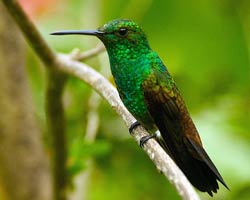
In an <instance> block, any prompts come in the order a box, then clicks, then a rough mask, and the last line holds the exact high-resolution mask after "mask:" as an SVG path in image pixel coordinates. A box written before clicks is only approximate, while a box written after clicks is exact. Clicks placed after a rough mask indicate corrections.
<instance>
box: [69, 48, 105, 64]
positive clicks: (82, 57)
mask: <svg viewBox="0 0 250 200" xmlns="http://www.w3.org/2000/svg"><path fill="white" fill-rule="evenodd" d="M104 51H105V47H104V45H103V44H99V45H97V46H96V47H95V48H93V49H91V50H89V51H85V52H82V53H81V52H79V49H76V50H73V51H72V53H70V55H71V58H72V59H73V60H79V61H83V60H85V59H89V58H92V57H94V56H96V55H97V54H99V53H101V52H104Z"/></svg>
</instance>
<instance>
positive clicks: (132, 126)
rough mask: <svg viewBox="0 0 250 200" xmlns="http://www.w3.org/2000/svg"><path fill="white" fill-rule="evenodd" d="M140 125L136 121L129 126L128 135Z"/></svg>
mask: <svg viewBox="0 0 250 200" xmlns="http://www.w3.org/2000/svg"><path fill="white" fill-rule="evenodd" d="M140 125H141V124H140V123H139V122H138V121H136V122H134V123H133V124H131V126H130V127H129V129H128V130H129V133H130V134H132V131H133V130H134V129H135V128H136V127H137V126H140Z"/></svg>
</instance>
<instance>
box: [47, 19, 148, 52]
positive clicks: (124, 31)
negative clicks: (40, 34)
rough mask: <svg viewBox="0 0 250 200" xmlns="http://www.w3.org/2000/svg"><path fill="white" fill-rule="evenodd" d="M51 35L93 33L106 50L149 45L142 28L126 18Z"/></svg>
mask: <svg viewBox="0 0 250 200" xmlns="http://www.w3.org/2000/svg"><path fill="white" fill-rule="evenodd" d="M51 34H52V35H69V34H71V35H76V34H78V35H93V36H96V37H98V38H99V39H100V40H101V41H102V42H103V43H104V45H105V46H106V48H107V50H109V49H111V48H112V49H114V48H116V47H117V48H119V49H121V48H122V47H124V48H127V49H129V48H136V49H138V48H142V47H149V45H148V41H147V38H146V35H145V33H144V31H143V30H142V28H141V27H140V26H139V25H138V24H136V23H135V22H133V21H131V20H128V19H117V20H113V21H110V22H108V23H106V24H105V25H103V26H102V27H100V28H98V29H97V30H67V31H56V32H53V33H51Z"/></svg>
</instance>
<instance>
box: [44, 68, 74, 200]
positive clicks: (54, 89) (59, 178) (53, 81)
mask: <svg viewBox="0 0 250 200" xmlns="http://www.w3.org/2000/svg"><path fill="white" fill-rule="evenodd" d="M47 71H48V83H47V88H46V118H47V125H48V132H49V136H50V138H51V143H52V145H51V151H52V175H53V190H54V194H53V196H54V198H53V199H55V200H66V199H67V193H66V192H67V184H68V183H69V180H68V179H69V176H68V173H67V166H66V163H67V155H68V151H67V142H66V141H67V140H66V133H65V126H66V125H65V124H66V123H65V117H64V109H63V103H62V95H63V90H64V85H65V81H66V77H65V75H64V74H61V73H58V72H57V71H55V70H47Z"/></svg>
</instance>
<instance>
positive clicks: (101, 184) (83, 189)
mask: <svg viewBox="0 0 250 200" xmlns="http://www.w3.org/2000/svg"><path fill="white" fill-rule="evenodd" d="M20 2H21V3H22V5H23V6H24V7H25V10H26V11H27V12H28V13H29V15H30V16H31V17H32V19H33V20H34V22H35V24H36V25H37V27H38V29H39V30H40V31H41V33H42V35H43V37H44V38H45V39H46V40H47V42H48V43H49V44H50V46H51V47H52V48H53V49H55V50H56V51H58V52H64V53H69V52H71V51H72V49H74V48H78V49H80V50H81V51H85V50H88V49H91V48H94V47H95V46H96V45H98V44H99V43H100V42H99V41H98V40H97V39H96V38H92V37H87V36H65V37H54V36H50V35H49V33H50V32H52V31H55V30H61V29H95V28H97V27H99V26H101V25H103V24H104V23H106V22H107V21H110V20H112V19H115V18H130V19H133V20H134V21H136V22H138V23H139V24H140V25H141V26H142V27H143V28H144V30H145V32H146V34H147V36H148V39H149V42H150V44H151V47H152V48H153V49H154V50H155V51H157V52H158V53H159V55H160V57H161V58H162V60H163V61H164V63H165V64H166V66H167V67H168V70H169V71H170V73H171V74H172V75H173V77H174V79H175V80H176V82H177V85H178V87H179V89H180V90H181V92H182V95H183V96H184V99H185V101H186V104H187V107H188V108H189V111H190V113H191V115H192V117H193V120H194V122H195V124H196V126H197V129H198V130H199V132H200V135H201V138H202V141H203V144H204V147H205V149H206V150H207V152H208V154H209V155H210V157H211V158H212V160H213V161H214V163H215V164H216V166H217V168H218V169H219V171H220V172H221V174H222V176H223V177H224V179H225V181H226V183H227V184H228V186H229V188H230V190H231V191H227V190H226V189H225V188H224V187H223V186H222V185H220V187H221V188H220V190H219V192H218V194H217V195H215V196H214V198H213V199H218V200H219V199H220V200H221V199H226V200H234V199H241V200H248V199H250V133H249V130H250V1H247V0H238V1H234V0H221V1H217V0H202V1H198V0H189V1H176V0H130V1H128V0H119V1H116V0H84V1H82V0H71V1H67V0H63V1H58V0H53V1H44V0H43V1H42V0H40V1H39V0H36V1H25V0H20ZM26 51H27V52H26V64H27V71H28V74H29V85H30V87H31V89H32V94H33V99H34V102H35V109H36V115H37V120H38V122H39V126H40V128H41V129H42V130H43V132H44V137H43V138H44V143H45V146H46V148H47V151H48V152H49V149H50V146H49V144H48V137H49V136H48V135H47V134H46V123H45V122H46V120H45V112H44V103H45V99H44V87H45V82H46V80H45V72H44V69H43V67H42V64H41V63H40V61H39V60H38V58H37V57H36V55H34V53H33V51H32V50H31V49H30V48H29V47H27V48H26ZM86 63H87V64H89V65H90V66H92V67H93V68H95V69H97V70H98V71H100V72H101V73H102V74H104V75H105V76H106V77H108V78H109V79H110V80H111V81H112V77H111V75H110V69H109V63H108V57H107V54H106V52H103V53H101V54H100V55H98V56H96V57H94V58H91V59H89V60H87V61H86ZM64 104H65V109H66V116H67V141H68V145H69V160H68V170H69V173H70V174H71V177H72V183H71V185H72V187H71V190H72V198H76V199H77V198H78V199H91V200H92V199H93V200H99V199H109V200H112V199H120V198H122V199H124V200H133V199H134V200H138V199H141V200H151V199H157V200H161V199H180V197H179V196H178V195H177V194H176V191H175V189H174V188H173V186H171V185H170V184H169V182H168V181H167V180H166V179H165V177H164V176H163V175H161V174H160V173H158V172H157V170H156V168H155V166H154V165H153V164H152V163H151V161H150V160H149V159H148V158H147V156H146V155H145V154H144V152H143V151H142V150H141V149H140V147H139V146H138V145H137V144H136V143H135V142H134V140H133V139H132V138H131V137H130V135H129V133H128V130H127V128H126V127H125V125H124V124H123V122H122V120H121V119H120V118H119V117H118V116H117V114H116V113H115V112H114V111H113V110H112V108H111V107H110V106H109V105H108V104H107V103H106V102H105V101H104V100H103V99H101V98H100V97H99V96H98V95H97V94H96V93H95V92H93V91H92V89H91V88H90V87H89V86H87V85H86V84H84V83H82V82H81V81H79V80H77V79H75V78H73V77H72V78H69V80H68V82H67V86H66V90H65V92H64ZM91 123H92V124H91ZM86 133H87V134H86ZM199 194H200V195H201V198H202V199H211V198H210V197H209V196H208V195H207V194H201V193H199Z"/></svg>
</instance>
